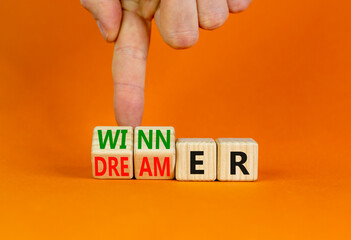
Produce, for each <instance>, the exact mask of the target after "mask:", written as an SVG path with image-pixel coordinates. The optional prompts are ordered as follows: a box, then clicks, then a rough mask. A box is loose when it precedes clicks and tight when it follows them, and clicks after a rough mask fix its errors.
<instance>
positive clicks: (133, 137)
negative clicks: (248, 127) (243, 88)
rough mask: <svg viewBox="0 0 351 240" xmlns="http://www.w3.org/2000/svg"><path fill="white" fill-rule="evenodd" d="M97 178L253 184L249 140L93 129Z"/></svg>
mask: <svg viewBox="0 0 351 240" xmlns="http://www.w3.org/2000/svg"><path fill="white" fill-rule="evenodd" d="M91 161H92V170H93V177H95V178H100V179H131V178H133V177H135V178H136V179H174V178H176V179H177V180H181V181H214V180H216V179H217V180H219V181H255V180H257V172H258V171H257V166H258V144H257V143H256V142H255V141H254V140H253V139H251V138H218V139H216V141H214V140H213V139H212V138H178V139H177V141H176V140H175V132H174V128H173V127H136V128H135V129H134V130H133V128H132V127H95V128H94V133H93V142H92V150H91Z"/></svg>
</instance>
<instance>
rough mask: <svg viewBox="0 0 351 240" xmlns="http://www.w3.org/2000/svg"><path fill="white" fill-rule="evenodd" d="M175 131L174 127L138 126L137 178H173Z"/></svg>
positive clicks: (135, 153)
mask: <svg viewBox="0 0 351 240" xmlns="http://www.w3.org/2000/svg"><path fill="white" fill-rule="evenodd" d="M174 167H175V133H174V128H173V127H136V128H135V132H134V171H135V178H136V179H173V178H174Z"/></svg>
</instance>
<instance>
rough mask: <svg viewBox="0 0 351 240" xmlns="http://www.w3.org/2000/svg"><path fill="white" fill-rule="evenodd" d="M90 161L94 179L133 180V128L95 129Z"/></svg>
mask: <svg viewBox="0 0 351 240" xmlns="http://www.w3.org/2000/svg"><path fill="white" fill-rule="evenodd" d="M91 161H92V170H93V177H95V178H100V179H131V178H133V128H132V127H95V128H94V133H93V143H92V147H91Z"/></svg>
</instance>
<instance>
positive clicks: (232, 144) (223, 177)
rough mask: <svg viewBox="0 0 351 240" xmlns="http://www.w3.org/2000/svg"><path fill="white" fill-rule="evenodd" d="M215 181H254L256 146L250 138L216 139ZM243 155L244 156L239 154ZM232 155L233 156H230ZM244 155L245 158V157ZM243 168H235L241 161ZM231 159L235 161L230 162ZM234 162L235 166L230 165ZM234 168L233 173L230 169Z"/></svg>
mask: <svg viewBox="0 0 351 240" xmlns="http://www.w3.org/2000/svg"><path fill="white" fill-rule="evenodd" d="M216 143H217V146H218V159H217V162H218V163H217V164H218V165H217V179H218V180H219V181H255V180H257V174H258V170H257V169H258V144H257V142H256V141H254V140H253V139H251V138H218V139H216ZM240 153H244V154H240ZM232 154H234V156H231V155H232ZM245 155H246V157H245ZM243 156H244V158H247V159H246V162H245V163H243V164H242V166H243V167H245V169H246V170H247V171H245V169H244V168H241V167H239V166H237V165H236V164H237V163H238V162H241V161H243V158H242V157H243ZM231 158H233V159H235V160H232V159H231ZM232 161H235V162H236V163H235V164H232ZM233 166H234V168H235V173H234V172H233V170H232V167H233Z"/></svg>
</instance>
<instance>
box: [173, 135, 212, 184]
mask: <svg viewBox="0 0 351 240" xmlns="http://www.w3.org/2000/svg"><path fill="white" fill-rule="evenodd" d="M176 146H177V166H176V178H177V180H181V181H214V180H215V179H216V158H217V151H216V143H215V141H214V140H213V139H212V138H178V140H177V143H176Z"/></svg>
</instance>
